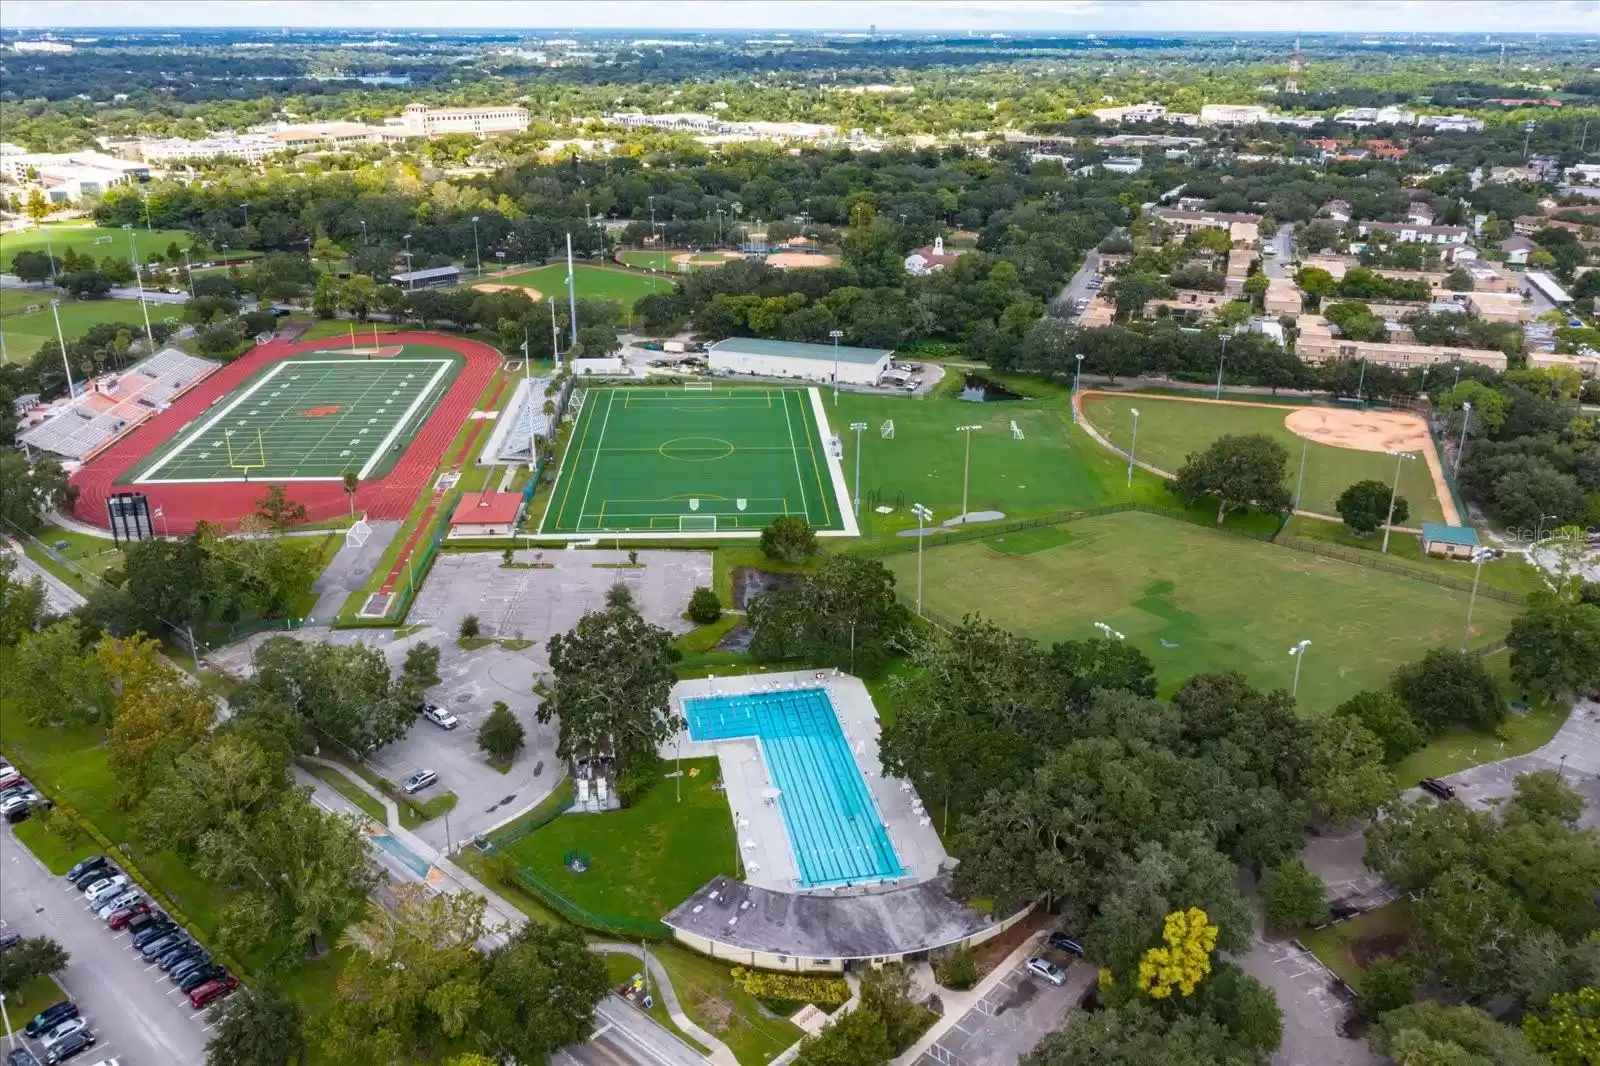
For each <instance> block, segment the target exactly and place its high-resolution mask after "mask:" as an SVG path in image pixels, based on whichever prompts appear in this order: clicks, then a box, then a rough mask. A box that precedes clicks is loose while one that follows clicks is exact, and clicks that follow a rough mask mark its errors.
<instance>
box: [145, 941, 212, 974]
mask: <svg viewBox="0 0 1600 1066" xmlns="http://www.w3.org/2000/svg"><path fill="white" fill-rule="evenodd" d="M203 951H205V948H203V947H201V946H200V945H199V944H197V943H195V942H194V941H193V940H189V941H185V942H184V943H182V944H179V945H178V946H177V947H175V948H173V949H172V950H170V951H168V952H167V953H166V954H165V955H163V956H161V957H160V958H159V959H157V960H156V965H157V966H159V967H161V972H162V973H171V972H172V968H173V967H174V966H176V965H177V964H178V963H180V962H182V961H183V960H184V959H187V958H192V957H194V956H195V955H198V954H200V953H201V952H203Z"/></svg>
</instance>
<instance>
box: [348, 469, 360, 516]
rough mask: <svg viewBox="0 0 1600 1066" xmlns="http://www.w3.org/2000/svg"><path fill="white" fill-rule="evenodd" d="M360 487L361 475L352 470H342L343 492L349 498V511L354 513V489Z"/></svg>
mask: <svg viewBox="0 0 1600 1066" xmlns="http://www.w3.org/2000/svg"><path fill="white" fill-rule="evenodd" d="M360 487H361V477H360V476H359V475H358V474H357V473H356V472H355V471H354V470H346V471H345V472H344V494H345V495H346V496H347V497H349V499H350V513H351V514H352V515H354V514H355V513H356V490H357V489H359V488H360Z"/></svg>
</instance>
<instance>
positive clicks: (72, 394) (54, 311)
mask: <svg viewBox="0 0 1600 1066" xmlns="http://www.w3.org/2000/svg"><path fill="white" fill-rule="evenodd" d="M60 308H61V301H60V300H51V301H50V317H51V318H53V319H55V320H56V343H58V344H60V345H61V365H62V367H63V368H64V369H65V370H66V372H67V399H69V400H75V399H77V398H78V394H77V392H76V391H74V390H73V388H72V364H71V363H69V362H67V341H66V338H65V337H63V336H62V335H61V310H60Z"/></svg>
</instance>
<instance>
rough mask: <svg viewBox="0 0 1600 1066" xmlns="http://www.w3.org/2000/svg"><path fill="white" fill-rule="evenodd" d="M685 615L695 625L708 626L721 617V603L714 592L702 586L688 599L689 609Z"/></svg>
mask: <svg viewBox="0 0 1600 1066" xmlns="http://www.w3.org/2000/svg"><path fill="white" fill-rule="evenodd" d="M685 613H686V614H688V616H689V621H691V622H693V623H695V624H696V625H702V626H708V625H711V624H712V623H713V622H715V621H716V620H717V619H719V618H721V617H722V602H721V601H720V600H718V599H717V594H716V593H715V592H713V591H711V590H710V589H708V588H706V587H705V586H704V585H702V586H700V587H699V588H697V589H695V590H694V594H693V595H692V596H690V597H689V609H688V611H687V612H685Z"/></svg>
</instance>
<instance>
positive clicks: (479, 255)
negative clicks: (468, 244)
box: [472, 215, 483, 274]
mask: <svg viewBox="0 0 1600 1066" xmlns="http://www.w3.org/2000/svg"><path fill="white" fill-rule="evenodd" d="M472 258H473V260H474V261H475V262H476V264H477V265H476V266H475V267H474V268H473V273H474V274H482V273H483V252H482V251H480V250H479V248H478V216H477V215H473V216H472Z"/></svg>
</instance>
